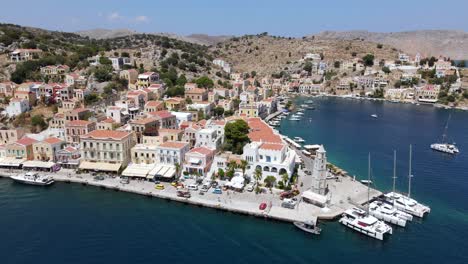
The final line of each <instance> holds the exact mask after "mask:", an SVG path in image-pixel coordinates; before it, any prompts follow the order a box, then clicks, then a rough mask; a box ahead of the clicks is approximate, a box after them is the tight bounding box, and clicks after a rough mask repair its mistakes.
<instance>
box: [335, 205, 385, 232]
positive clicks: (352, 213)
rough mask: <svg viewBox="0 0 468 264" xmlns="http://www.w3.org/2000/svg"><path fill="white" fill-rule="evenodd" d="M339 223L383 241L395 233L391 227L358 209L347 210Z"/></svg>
mask: <svg viewBox="0 0 468 264" xmlns="http://www.w3.org/2000/svg"><path fill="white" fill-rule="evenodd" d="M339 222H340V223H341V224H343V225H345V226H347V227H349V228H351V229H354V230H356V231H358V232H361V233H363V234H364V235H367V236H370V237H373V238H376V239H379V240H383V239H384V237H385V236H386V235H391V234H392V233H393V229H392V228H391V227H390V226H389V225H387V224H385V223H384V222H383V221H380V220H378V219H377V218H375V217H373V216H371V215H369V214H367V213H366V211H364V210H361V209H359V208H356V207H354V208H351V209H348V210H346V211H345V212H344V213H343V216H342V217H341V219H340V220H339Z"/></svg>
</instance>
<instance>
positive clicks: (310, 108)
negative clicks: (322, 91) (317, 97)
mask: <svg viewBox="0 0 468 264" xmlns="http://www.w3.org/2000/svg"><path fill="white" fill-rule="evenodd" d="M306 109H309V110H315V107H314V106H311V105H309V106H307V107H306Z"/></svg>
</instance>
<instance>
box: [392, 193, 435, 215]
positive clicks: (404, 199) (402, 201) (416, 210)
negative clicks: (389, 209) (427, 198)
mask: <svg viewBox="0 0 468 264" xmlns="http://www.w3.org/2000/svg"><path fill="white" fill-rule="evenodd" d="M384 197H385V200H386V201H387V202H389V203H391V204H393V206H395V207H396V208H397V209H398V210H401V211H403V212H405V213H408V214H412V215H414V216H417V217H424V216H425V215H426V214H429V213H430V212H431V208H430V207H429V206H427V205H424V204H421V203H418V202H417V201H416V200H414V199H412V198H409V197H408V196H405V195H403V194H400V193H396V192H389V193H387V194H385V196H384Z"/></svg>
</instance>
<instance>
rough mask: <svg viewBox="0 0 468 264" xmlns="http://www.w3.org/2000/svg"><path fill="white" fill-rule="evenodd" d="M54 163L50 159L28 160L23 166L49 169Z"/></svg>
mask: <svg viewBox="0 0 468 264" xmlns="http://www.w3.org/2000/svg"><path fill="white" fill-rule="evenodd" d="M54 165H55V163H53V162H51V161H39V160H28V161H25V162H24V163H23V168H41V169H51V168H52V167H53V166H54Z"/></svg>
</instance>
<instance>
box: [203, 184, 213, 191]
mask: <svg viewBox="0 0 468 264" xmlns="http://www.w3.org/2000/svg"><path fill="white" fill-rule="evenodd" d="M210 187H211V185H210V184H209V183H205V184H203V186H202V187H201V190H202V191H203V192H207V191H208V190H209V189H210Z"/></svg>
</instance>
